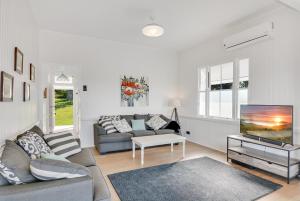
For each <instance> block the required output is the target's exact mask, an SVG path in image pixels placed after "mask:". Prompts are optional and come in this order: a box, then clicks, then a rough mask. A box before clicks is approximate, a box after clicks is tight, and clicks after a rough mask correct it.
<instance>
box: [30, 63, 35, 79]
mask: <svg viewBox="0 0 300 201" xmlns="http://www.w3.org/2000/svg"><path fill="white" fill-rule="evenodd" d="M29 77H30V80H31V81H33V82H34V81H35V66H34V65H33V64H30V76H29Z"/></svg>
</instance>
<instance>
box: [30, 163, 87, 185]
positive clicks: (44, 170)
mask: <svg viewBox="0 0 300 201" xmlns="http://www.w3.org/2000/svg"><path fill="white" fill-rule="evenodd" d="M30 170H31V173H32V174H33V176H35V177H36V178H37V179H40V180H43V181H47V180H56V179H64V178H76V177H83V176H87V175H89V174H90V172H89V170H88V169H87V168H86V167H84V166H81V165H79V164H76V163H70V162H65V161H58V160H49V159H37V160H32V161H31V163H30Z"/></svg>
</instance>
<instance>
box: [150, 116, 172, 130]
mask: <svg viewBox="0 0 300 201" xmlns="http://www.w3.org/2000/svg"><path fill="white" fill-rule="evenodd" d="M146 124H147V125H148V126H150V127H151V128H152V129H153V130H158V129H160V128H161V127H163V126H164V125H166V124H167V122H166V121H164V120H163V119H162V118H160V116H159V115H155V116H153V117H152V118H151V119H150V120H149V121H147V122H146Z"/></svg>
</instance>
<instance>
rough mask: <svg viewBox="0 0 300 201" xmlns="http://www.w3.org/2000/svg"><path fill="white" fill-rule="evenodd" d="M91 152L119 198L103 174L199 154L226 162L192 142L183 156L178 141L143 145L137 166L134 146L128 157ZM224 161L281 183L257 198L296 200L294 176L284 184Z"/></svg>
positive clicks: (299, 191)
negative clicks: (145, 146) (273, 190)
mask: <svg viewBox="0 0 300 201" xmlns="http://www.w3.org/2000/svg"><path fill="white" fill-rule="evenodd" d="M94 155H95V158H96V161H97V165H98V166H99V167H100V169H101V171H102V173H103V174H104V175H105V177H106V180H107V183H108V185H109V188H110V191H111V194H112V200H113V201H119V200H120V199H119V197H118V195H117V194H116V192H115V190H114V188H113V187H112V185H111V183H110V181H109V179H108V178H107V175H109V174H113V173H117V172H123V171H128V170H133V169H139V168H142V167H149V166H155V165H160V164H166V163H172V162H176V161H180V160H189V159H194V158H199V157H203V156H208V157H210V158H213V159H215V160H219V161H221V162H224V163H227V162H226V154H224V153H222V152H219V151H215V150H212V149H209V148H206V147H203V146H200V145H197V144H194V143H187V146H186V157H185V158H184V159H182V147H181V145H177V146H174V152H173V153H172V152H171V151H170V147H169V146H164V147H156V148H148V149H145V164H144V166H141V164H140V151H139V150H137V152H136V158H135V159H133V158H132V152H131V151H126V152H118V153H111V154H106V155H100V154H99V153H98V152H97V151H96V150H94ZM227 164H229V165H231V166H234V167H235V168H238V169H242V170H244V171H247V172H250V173H252V174H255V175H257V176H260V177H263V178H265V179H268V180H271V181H273V182H275V183H279V184H281V185H283V187H282V188H281V189H279V190H277V191H275V192H273V193H271V194H270V195H267V196H265V197H263V198H261V199H260V200H259V201H287V200H289V201H300V179H294V180H292V181H291V182H290V184H289V185H288V184H286V182H285V180H284V179H282V178H279V177H276V176H274V175H270V174H268V173H266V172H262V171H258V170H250V169H247V168H244V167H241V166H239V165H234V164H231V163H227Z"/></svg>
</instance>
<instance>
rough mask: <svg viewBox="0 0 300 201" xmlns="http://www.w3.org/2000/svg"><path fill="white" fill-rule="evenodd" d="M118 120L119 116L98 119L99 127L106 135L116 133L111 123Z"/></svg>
mask: <svg viewBox="0 0 300 201" xmlns="http://www.w3.org/2000/svg"><path fill="white" fill-rule="evenodd" d="M114 120H115V121H118V120H120V116H119V115H117V116H101V117H100V119H99V122H98V123H99V125H100V126H101V127H103V128H104V130H105V131H106V133H107V134H110V133H116V132H118V130H117V129H116V128H115V126H114V125H113V123H112V121H114Z"/></svg>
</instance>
